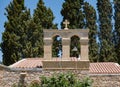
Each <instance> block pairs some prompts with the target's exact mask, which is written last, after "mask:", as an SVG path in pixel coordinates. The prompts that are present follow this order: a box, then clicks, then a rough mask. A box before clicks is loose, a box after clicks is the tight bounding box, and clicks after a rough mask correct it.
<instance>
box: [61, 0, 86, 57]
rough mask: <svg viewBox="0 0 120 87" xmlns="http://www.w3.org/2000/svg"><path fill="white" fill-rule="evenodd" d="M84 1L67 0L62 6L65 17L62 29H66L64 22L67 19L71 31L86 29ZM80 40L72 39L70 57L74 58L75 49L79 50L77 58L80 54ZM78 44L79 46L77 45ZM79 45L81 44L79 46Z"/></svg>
mask: <svg viewBox="0 0 120 87" xmlns="http://www.w3.org/2000/svg"><path fill="white" fill-rule="evenodd" d="M82 6H83V0H75V1H74V2H73V0H65V2H64V3H63V5H62V10H61V14H62V16H63V21H62V22H61V27H62V28H64V25H63V22H64V21H65V19H67V20H68V21H69V22H70V24H69V26H68V28H69V29H78V28H84V25H85V23H84V14H83V10H82V9H83V8H82ZM79 39H80V38H77V37H74V38H72V37H71V44H70V56H71V57H74V56H75V55H74V54H75V53H74V52H73V48H74V47H76V48H77V50H78V51H77V52H78V54H77V53H76V54H77V56H78V55H79V53H80V43H79ZM75 43H77V45H75ZM78 43H79V44H78Z"/></svg>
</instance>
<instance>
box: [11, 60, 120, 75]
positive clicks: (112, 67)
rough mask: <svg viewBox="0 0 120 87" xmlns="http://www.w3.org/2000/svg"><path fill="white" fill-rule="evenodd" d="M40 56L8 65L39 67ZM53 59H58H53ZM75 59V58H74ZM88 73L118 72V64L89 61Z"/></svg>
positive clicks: (119, 68)
mask: <svg viewBox="0 0 120 87" xmlns="http://www.w3.org/2000/svg"><path fill="white" fill-rule="evenodd" d="M42 60H43V59H42V58H26V59H22V60H20V61H19V62H16V63H14V64H13V65H10V66H9V67H11V68H36V67H39V68H40V67H41V66H43V65H42ZM54 61H60V60H59V59H58V60H54ZM72 61H73V60H72ZM74 61H76V60H74ZM89 73H90V74H120V65H119V64H118V63H114V62H99V63H90V67H89Z"/></svg>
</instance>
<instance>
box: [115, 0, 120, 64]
mask: <svg viewBox="0 0 120 87" xmlns="http://www.w3.org/2000/svg"><path fill="white" fill-rule="evenodd" d="M114 2H115V3H114V9H115V13H114V20H115V30H114V31H115V32H114V35H115V39H114V42H115V50H116V54H117V58H118V63H120V59H119V58H120V24H119V23H120V1H119V0H114Z"/></svg>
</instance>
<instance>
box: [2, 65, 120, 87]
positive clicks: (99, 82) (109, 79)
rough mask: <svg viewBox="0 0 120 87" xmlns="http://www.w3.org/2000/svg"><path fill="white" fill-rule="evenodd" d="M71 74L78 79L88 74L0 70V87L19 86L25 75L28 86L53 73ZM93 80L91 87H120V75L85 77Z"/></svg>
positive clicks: (74, 71) (59, 71)
mask: <svg viewBox="0 0 120 87" xmlns="http://www.w3.org/2000/svg"><path fill="white" fill-rule="evenodd" d="M61 72H64V73H66V72H72V73H75V74H77V75H78V77H79V78H80V79H82V78H84V77H85V76H86V75H87V74H88V72H87V71H79V70H58V71H52V70H51V71H50V70H48V71H43V70H41V69H31V70H17V69H9V68H5V67H4V68H2V69H0V87H12V85H13V84H15V85H19V84H20V82H22V80H21V75H23V76H24V74H25V79H24V82H25V85H28V84H30V83H31V82H33V81H38V82H40V78H39V77H40V76H48V77H49V76H51V75H53V74H54V73H61ZM87 76H89V77H90V78H91V80H93V87H120V75H87Z"/></svg>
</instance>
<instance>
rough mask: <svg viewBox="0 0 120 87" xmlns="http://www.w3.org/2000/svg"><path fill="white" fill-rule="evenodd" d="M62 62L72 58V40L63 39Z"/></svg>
mask: <svg viewBox="0 0 120 87" xmlns="http://www.w3.org/2000/svg"><path fill="white" fill-rule="evenodd" d="M62 50H63V53H62V60H67V59H69V58H70V38H63V39H62Z"/></svg>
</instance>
